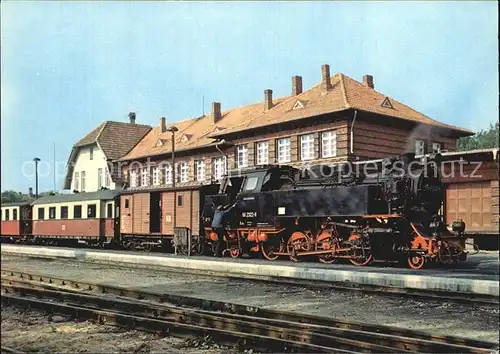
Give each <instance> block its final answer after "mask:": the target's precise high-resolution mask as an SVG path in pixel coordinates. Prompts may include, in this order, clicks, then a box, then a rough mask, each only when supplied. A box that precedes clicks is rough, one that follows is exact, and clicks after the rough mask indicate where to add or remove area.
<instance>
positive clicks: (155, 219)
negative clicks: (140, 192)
mask: <svg viewBox="0 0 500 354" xmlns="http://www.w3.org/2000/svg"><path fill="white" fill-rule="evenodd" d="M149 195H150V199H149V231H150V232H151V233H154V232H160V231H161V195H160V192H152V193H150V194H149Z"/></svg>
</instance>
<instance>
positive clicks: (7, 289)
mask: <svg viewBox="0 0 500 354" xmlns="http://www.w3.org/2000/svg"><path fill="white" fill-rule="evenodd" d="M2 292H3V294H2V301H3V302H4V303H10V304H15V305H18V306H24V307H28V308H40V309H44V310H48V311H54V312H62V313H70V314H72V315H75V316H77V317H80V318H81V317H84V318H91V319H96V320H98V321H100V322H106V323H108V324H115V325H121V326H125V327H127V328H136V329H143V330H152V331H157V332H160V333H165V332H169V333H170V334H172V335H179V336H185V335H189V336H193V335H200V334H203V335H207V334H209V335H211V336H212V337H214V338H216V339H217V340H219V341H220V342H221V343H231V344H238V345H242V346H243V347H255V348H261V347H269V346H271V347H272V348H273V349H275V350H278V351H281V350H284V349H286V348H295V349H297V350H300V351H302V352H325V351H326V352H332V351H333V350H334V351H336V352H352V351H356V352H359V351H365V352H385V353H389V352H407V351H411V352H460V353H489V352H491V351H492V350H494V349H495V348H496V347H497V345H496V344H495V343H489V342H483V341H477V340H471V339H466V338H459V337H451V336H436V335H432V334H427V333H423V332H418V331H414V330H406V329H401V328H393V327H388V326H378V325H369V324H361V323H355V322H348V321H338V320H335V319H330V318H323V317H318V316H311V315H307V314H294V313H288V312H281V311H274V310H268V309H261V308H256V307H247V306H244V305H237V304H231V303H225V302H218V301H207V300H205V299H198V298H192V297H183V296H178V295H172V294H155V293H149V292H143V291H134V290H128V289H125V288H119V287H114V286H107V285H102V284H89V283H82V282H75V281H73V280H65V279H56V278H52V277H46V276H40V275H34V274H26V273H17V274H15V273H12V272H11V273H9V272H7V271H2ZM102 294H107V296H102ZM111 295H118V296H119V297H116V296H111ZM46 299H52V300H57V302H54V301H47V300H46ZM137 299H140V300H137ZM146 300H154V301H155V303H152V302H150V301H149V302H148V301H146Z"/></svg>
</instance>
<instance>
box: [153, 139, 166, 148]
mask: <svg viewBox="0 0 500 354" xmlns="http://www.w3.org/2000/svg"><path fill="white" fill-rule="evenodd" d="M167 142H168V140H167V139H162V138H159V139H158V140H157V141H156V144H155V146H156V147H160V146H164V145H165V144H167Z"/></svg>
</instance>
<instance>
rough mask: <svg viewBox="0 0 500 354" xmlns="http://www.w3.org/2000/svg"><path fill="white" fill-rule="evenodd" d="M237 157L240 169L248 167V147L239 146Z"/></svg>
mask: <svg viewBox="0 0 500 354" xmlns="http://www.w3.org/2000/svg"><path fill="white" fill-rule="evenodd" d="M236 156H237V161H238V168H244V167H248V146H247V145H246V144H245V145H238V146H237V147H236Z"/></svg>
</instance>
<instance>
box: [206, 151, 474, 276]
mask: <svg viewBox="0 0 500 354" xmlns="http://www.w3.org/2000/svg"><path fill="white" fill-rule="evenodd" d="M440 165H441V156H440V155H434V156H428V157H425V158H423V159H415V155H414V154H407V155H403V156H399V157H392V158H387V159H384V160H382V161H380V162H379V163H378V164H372V165H369V164H362V163H358V164H356V163H344V164H340V165H334V166H328V165H316V166H310V167H309V168H307V169H304V170H299V169H296V168H293V167H290V166H266V167H260V168H252V169H248V170H245V171H243V172H239V173H237V174H235V175H228V176H227V177H226V178H225V179H224V180H223V181H222V183H221V185H220V189H219V193H218V194H215V195H207V196H206V197H205V204H204V208H203V212H202V215H203V216H202V220H203V227H204V230H205V234H206V235H207V236H208V239H209V240H210V241H212V244H215V242H216V241H217V235H216V234H215V233H214V232H213V231H212V228H211V221H212V218H213V215H214V210H215V208H217V207H218V206H219V205H233V204H234V205H235V208H234V209H233V210H232V212H233V213H234V214H233V215H232V217H231V218H230V222H229V223H228V225H226V230H227V234H226V236H225V243H226V250H225V251H226V253H229V255H230V256H232V257H239V256H240V255H241V254H242V253H252V252H260V253H262V255H263V256H264V257H265V258H266V259H268V260H276V259H278V258H279V257H282V256H285V257H289V258H290V259H292V260H294V261H300V260H302V259H307V258H311V257H317V258H318V259H319V261H320V262H322V263H334V262H337V261H339V260H342V259H346V260H348V261H349V262H351V263H352V264H354V265H359V266H364V265H367V264H369V263H371V262H374V261H384V262H407V264H408V265H409V267H411V268H413V269H420V268H423V267H424V265H425V264H426V262H429V261H435V262H440V263H451V262H458V261H464V260H465V259H466V257H467V252H466V251H465V250H464V248H465V247H464V246H465V239H464V237H463V232H464V230H465V224H464V223H463V222H462V221H458V222H454V223H453V232H450V231H449V230H448V229H447V227H446V225H445V224H444V222H443V220H442V217H441V216H440V215H439V211H440V209H441V206H442V204H443V201H444V197H445V195H444V192H445V190H444V186H443V184H442V181H441V176H440Z"/></svg>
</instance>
